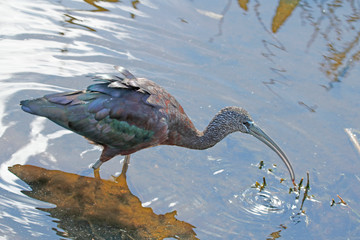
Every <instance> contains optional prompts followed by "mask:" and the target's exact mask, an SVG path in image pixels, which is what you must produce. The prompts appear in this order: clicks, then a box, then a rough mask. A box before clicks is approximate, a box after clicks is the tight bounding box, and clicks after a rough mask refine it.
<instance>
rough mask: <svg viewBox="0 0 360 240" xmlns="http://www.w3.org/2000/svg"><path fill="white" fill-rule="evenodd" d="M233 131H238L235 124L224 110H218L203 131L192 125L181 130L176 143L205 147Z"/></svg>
mask: <svg viewBox="0 0 360 240" xmlns="http://www.w3.org/2000/svg"><path fill="white" fill-rule="evenodd" d="M235 131H238V129H237V128H236V124H234V123H233V121H231V118H229V117H228V114H227V112H226V111H220V112H219V113H218V114H216V115H215V117H214V118H213V119H212V120H211V121H210V123H209V125H208V126H207V127H206V128H205V130H204V131H199V130H197V129H196V128H195V127H192V128H188V129H185V131H183V132H181V133H180V135H181V137H180V138H179V141H178V142H177V143H176V145H178V146H182V147H186V148H191V149H207V148H210V147H212V146H214V145H215V144H217V143H218V142H220V141H221V140H222V139H223V138H225V137H226V136H227V135H229V134H230V133H232V132H235Z"/></svg>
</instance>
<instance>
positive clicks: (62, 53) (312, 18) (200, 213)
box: [0, 0, 360, 239]
mask: <svg viewBox="0 0 360 240" xmlns="http://www.w3.org/2000/svg"><path fill="white" fill-rule="evenodd" d="M0 13H1V17H0V22H1V28H0V49H1V50H0V52H1V54H0V66H1V67H0V89H1V90H0V91H1V94H0V117H1V119H0V136H1V139H0V147H1V150H2V151H1V153H0V238H2V239H25V238H26V239H60V238H64V237H63V236H64V235H63V236H62V237H60V236H59V232H65V233H66V231H68V234H69V235H68V237H69V238H76V237H77V235H76V234H79V235H78V236H81V235H80V234H81V233H80V232H71V231H69V230H66V229H62V228H61V227H63V225H61V224H59V223H58V219H56V218H54V217H52V216H49V214H48V213H46V212H44V211H41V210H39V209H37V208H51V207H54V205H52V204H50V203H46V202H42V201H39V200H35V199H33V198H30V197H28V196H26V195H24V194H23V193H22V192H21V191H22V190H30V188H29V186H28V185H27V184H25V183H24V182H22V181H21V180H19V178H17V177H16V176H15V175H13V174H12V173H11V172H9V171H8V167H9V166H13V165H15V164H30V165H35V166H39V167H42V168H46V169H51V170H61V171H63V172H69V173H76V174H78V175H85V176H91V177H92V173H91V170H90V169H89V166H90V164H92V163H93V162H94V161H96V160H97V158H98V157H99V155H100V149H98V148H96V147H93V146H92V145H90V144H89V143H88V142H87V141H86V140H84V139H83V138H82V137H80V136H78V135H75V134H72V133H71V132H69V131H67V130H64V129H62V128H60V127H59V126H57V125H55V124H53V123H52V122H50V121H48V120H46V119H43V118H40V117H35V116H32V115H30V114H27V113H24V112H23V111H22V110H21V109H20V107H19V102H20V100H23V99H28V98H33V97H39V96H42V95H44V94H47V93H50V92H59V91H65V90H69V89H83V88H84V87H86V86H87V85H89V84H91V81H92V80H91V76H93V75H95V74H104V73H106V74H116V71H115V70H114V69H113V66H114V65H121V66H124V67H126V68H128V69H129V70H130V71H131V72H132V73H133V74H134V75H135V76H138V77H147V78H149V79H151V80H154V81H155V82H157V83H158V84H160V85H161V86H163V87H164V88H166V89H167V90H168V91H169V92H170V93H171V94H173V95H174V96H175V97H176V98H177V99H178V101H179V102H180V103H181V104H182V106H183V108H184V109H185V111H186V113H187V114H188V115H189V116H190V118H191V120H192V121H193V122H194V124H195V125H196V126H197V127H198V128H199V129H203V128H205V126H206V125H207V124H208V122H209V121H210V119H211V118H212V117H213V115H214V114H216V113H217V112H218V111H219V110H220V109H221V108H222V107H224V106H229V105H235V106H241V107H244V108H245V109H247V110H248V111H249V112H250V114H251V115H252V117H253V119H254V120H255V122H256V123H257V124H258V125H259V126H261V127H262V128H263V129H264V130H265V132H267V133H268V134H269V135H270V136H271V137H272V138H273V139H274V140H275V141H276V142H277V143H278V145H279V146H280V147H281V148H282V149H283V150H284V151H285V152H286V154H287V156H288V157H289V159H290V161H291V162H292V164H293V167H294V170H295V173H296V176H297V180H296V182H297V183H298V182H299V181H300V179H301V178H304V183H305V182H306V172H309V176H310V188H311V189H310V191H309V199H307V200H305V202H304V205H303V208H302V210H300V207H301V201H302V198H303V192H304V189H303V190H302V192H301V194H300V196H298V195H297V194H295V193H291V194H289V188H290V187H292V184H291V181H289V180H288V179H289V177H288V172H287V170H286V168H285V166H284V165H283V164H282V162H281V160H280V159H279V158H278V156H277V155H276V154H275V153H274V152H272V151H271V150H270V149H268V148H267V147H266V146H265V145H264V144H262V143H260V142H259V141H258V140H256V139H255V138H253V137H251V136H244V135H243V134H240V133H235V134H232V135H230V136H228V137H227V138H226V139H224V140H223V141H222V142H220V143H219V144H217V145H216V146H215V147H213V148H211V149H208V150H204V151H196V150H189V149H183V148H179V147H170V146H159V147H156V148H150V149H145V150H142V151H140V152H138V153H136V154H134V155H132V159H131V160H132V161H131V164H130V166H129V169H128V172H127V181H128V184H129V189H130V191H131V193H132V194H133V195H135V196H137V197H138V198H139V200H140V201H141V202H142V206H143V207H150V208H151V209H152V210H153V212H154V213H155V214H158V215H161V214H166V213H170V212H172V211H174V210H176V211H177V215H176V219H178V220H181V221H184V222H185V223H188V224H191V225H192V226H194V227H195V228H194V231H195V233H196V236H197V238H199V239H239V238H240V239H276V238H280V239H281V238H282V239H359V236H360V227H359V226H360V224H359V223H360V204H359V201H358V199H359V197H360V196H359V195H360V194H359V193H360V189H359V186H360V184H359V182H360V171H359V170H360V167H359V166H360V164H358V163H359V161H360V147H359V141H360V137H359V134H360V121H359V119H360V114H359V112H360V111H359V110H360V97H359V96H360V95H359V91H360V81H359V76H360V68H359V60H360V58H359V56H360V47H359V46H360V45H359V44H360V43H359V39H360V37H359V36H360V24H359V21H360V20H359V16H360V3H359V1H315V2H314V1H282V0H280V1H278V2H275V1H274V2H270V1H249V2H247V1H241V0H239V1H176V0H174V1H166V2H164V1H153V0H145V1H128V2H118V1H80V0H73V1H51V0H48V1H46V0H43V1H36V2H29V1H23V0H17V1H3V2H2V3H0ZM121 160H122V158H121V157H120V156H119V157H116V158H115V159H113V160H112V161H110V162H107V163H106V164H104V165H103V166H102V168H101V176H102V177H103V178H104V179H109V178H111V175H116V173H119V172H120V171H121V167H122V164H121V163H122V162H121ZM261 161H263V162H264V167H262V168H261V169H259V163H260V162H261ZM269 169H271V171H270V170H269ZM263 177H265V178H266V184H267V185H266V186H265V189H264V190H262V191H261V192H260V191H259V189H258V188H254V185H255V183H256V182H259V183H260V184H262V182H263ZM281 178H285V181H283V182H281V183H280V179H281ZM304 185H305V184H304ZM337 195H339V197H341V198H342V199H343V201H344V202H346V205H345V204H338V203H339V202H340V198H339V197H338V196H337ZM332 199H334V201H335V202H336V203H335V204H333V206H331V203H332ZM104 204H106V202H104ZM57 234H58V235H57ZM98 238H99V239H101V236H98Z"/></svg>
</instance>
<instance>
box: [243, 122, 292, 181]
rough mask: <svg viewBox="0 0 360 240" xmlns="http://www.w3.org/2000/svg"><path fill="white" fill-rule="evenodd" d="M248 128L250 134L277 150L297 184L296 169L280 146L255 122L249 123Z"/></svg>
mask: <svg viewBox="0 0 360 240" xmlns="http://www.w3.org/2000/svg"><path fill="white" fill-rule="evenodd" d="M248 130H249V134H251V135H253V136H254V137H256V138H257V139H259V140H260V141H262V142H263V143H265V144H266V145H267V146H268V147H270V148H271V149H272V150H273V151H274V152H276V154H277V155H279V157H280V158H281V160H283V162H284V163H285V165H286V167H287V169H288V171H289V173H290V177H291V180H292V182H293V184H294V185H296V184H295V173H294V170H293V168H292V166H291V163H290V161H289V160H288V158H287V157H286V155H285V153H284V152H283V151H282V150H281V149H280V147H279V146H278V145H277V144H276V143H275V142H274V141H273V140H272V139H271V138H270V137H269V136H268V135H267V134H266V133H265V132H264V131H263V130H261V129H260V128H259V127H258V126H256V125H255V124H254V123H251V124H250V125H249V127H248Z"/></svg>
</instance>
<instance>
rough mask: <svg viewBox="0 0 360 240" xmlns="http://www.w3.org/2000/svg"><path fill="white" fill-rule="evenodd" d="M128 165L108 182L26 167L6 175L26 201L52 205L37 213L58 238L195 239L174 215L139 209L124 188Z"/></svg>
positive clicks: (172, 213)
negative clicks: (52, 224)
mask: <svg viewBox="0 0 360 240" xmlns="http://www.w3.org/2000/svg"><path fill="white" fill-rule="evenodd" d="M127 167H128V163H127V162H125V163H124V166H123V170H122V173H121V174H120V176H118V177H116V178H115V179H114V181H110V180H103V179H98V178H91V177H84V176H79V175H76V174H72V173H66V172H62V171H58V170H47V169H44V168H40V167H36V166H31V165H14V166H13V167H9V170H10V171H11V172H12V173H14V174H15V175H16V176H18V177H19V178H20V179H21V180H23V181H24V182H26V183H27V184H28V185H29V186H30V187H31V188H32V190H31V191H23V193H24V194H26V195H27V196H29V197H32V198H35V199H38V200H41V201H45V202H49V203H53V204H55V205H56V207H55V208H39V209H40V210H42V211H44V212H48V213H50V216H51V217H53V218H57V219H59V220H58V221H56V222H57V223H58V227H59V228H61V229H62V230H63V231H62V230H59V229H55V231H56V232H57V234H58V235H60V236H62V237H71V238H74V239H163V238H176V239H198V238H196V234H195V232H194V230H193V228H194V226H192V225H190V224H189V223H186V222H183V221H179V220H177V219H176V218H175V215H176V211H173V212H169V213H166V214H159V215H157V214H155V213H154V211H153V210H152V209H151V208H149V207H143V206H142V205H141V202H140V200H139V198H138V197H136V196H134V195H133V194H132V193H131V192H130V190H129V187H128V185H127V182H126V171H127Z"/></svg>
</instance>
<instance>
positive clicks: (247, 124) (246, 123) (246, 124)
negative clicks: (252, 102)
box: [243, 122, 251, 128]
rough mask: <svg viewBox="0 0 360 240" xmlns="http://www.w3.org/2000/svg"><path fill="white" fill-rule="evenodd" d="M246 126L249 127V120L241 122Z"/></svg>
mask: <svg viewBox="0 0 360 240" xmlns="http://www.w3.org/2000/svg"><path fill="white" fill-rule="evenodd" d="M243 124H244V125H245V126H246V127H247V128H249V127H250V125H251V123H250V122H244V123H243Z"/></svg>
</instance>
